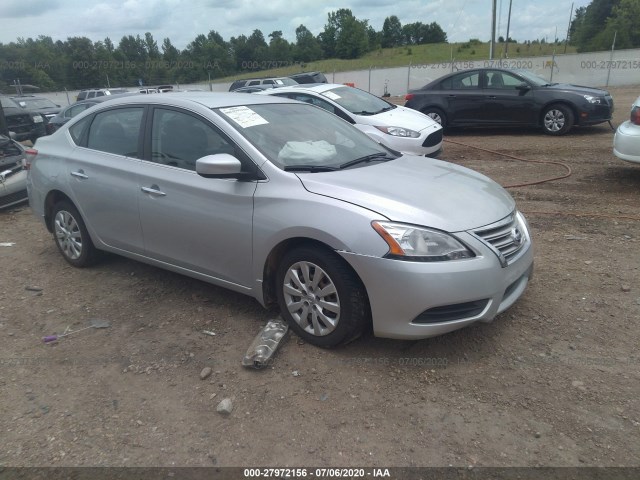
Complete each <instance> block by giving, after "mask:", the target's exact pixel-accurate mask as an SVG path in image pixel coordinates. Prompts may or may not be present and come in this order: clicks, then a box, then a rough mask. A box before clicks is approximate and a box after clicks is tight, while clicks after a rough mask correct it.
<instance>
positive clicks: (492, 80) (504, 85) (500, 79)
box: [487, 71, 522, 90]
mask: <svg viewBox="0 0 640 480" xmlns="http://www.w3.org/2000/svg"><path fill="white" fill-rule="evenodd" d="M521 84H522V80H521V79H519V78H518V77H516V76H515V75H511V74H510V73H507V72H500V71H488V72H487V88H499V89H503V90H514V89H515V88H516V87H518V86H519V85H521Z"/></svg>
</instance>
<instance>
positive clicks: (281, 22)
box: [0, 0, 590, 49]
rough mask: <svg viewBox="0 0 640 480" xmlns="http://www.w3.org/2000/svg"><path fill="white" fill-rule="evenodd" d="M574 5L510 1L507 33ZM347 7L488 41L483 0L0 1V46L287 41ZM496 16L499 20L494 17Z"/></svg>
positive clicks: (562, 20)
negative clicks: (214, 36) (257, 33)
mask: <svg viewBox="0 0 640 480" xmlns="http://www.w3.org/2000/svg"><path fill="white" fill-rule="evenodd" d="M572 3H574V12H575V9H576V8H578V7H580V6H586V5H588V4H589V3H590V0H574V1H573V2H572V0H537V1H536V2H530V1H529V0H513V7H512V15H511V28H510V36H511V37H512V38H514V39H516V40H518V41H522V40H534V39H536V38H547V40H549V41H552V40H553V39H554V37H555V35H556V32H557V36H558V37H559V38H561V39H564V37H565V36H566V31H567V26H568V22H569V13H570V11H571V4H572ZM497 4H498V14H497V20H496V21H497V22H498V23H499V28H498V33H497V34H496V38H497V37H498V36H500V35H503V36H505V34H506V30H507V16H508V10H509V0H498V2H497ZM339 8H350V9H351V11H352V12H353V14H354V15H355V16H356V17H357V18H358V19H360V20H365V19H367V20H369V24H370V25H371V26H373V28H375V29H376V30H381V29H382V24H383V22H384V19H385V18H386V17H388V16H390V15H396V16H398V18H399V19H400V22H401V23H402V24H403V25H404V24H406V23H412V22H416V21H420V22H422V23H431V22H434V21H435V22H438V24H439V25H440V26H441V27H442V29H443V30H444V31H445V32H446V33H447V36H448V39H449V41H450V42H457V41H466V40H468V39H470V38H479V39H480V40H482V41H489V39H490V35H491V34H490V31H491V0H422V1H420V0H396V1H386V0H343V2H341V3H335V4H333V3H324V4H323V3H321V2H319V1H317V0H261V1H249V0H102V1H97V2H87V1H85V0H0V25H1V28H0V43H5V44H6V43H9V42H14V41H16V40H17V39H18V37H24V38H28V37H32V38H37V37H38V36H39V35H46V36H50V37H52V38H53V40H54V41H56V40H65V39H66V38H67V37H76V36H84V37H88V38H90V39H91V40H92V41H98V40H104V39H105V38H106V37H109V38H110V39H111V40H112V41H113V42H114V43H115V44H116V45H117V44H118V43H119V41H120V39H121V38H122V37H123V36H125V35H138V34H139V35H140V36H141V37H144V33H145V32H151V34H152V35H153V37H154V39H155V40H156V42H157V43H158V46H161V44H162V40H163V39H164V38H166V37H169V38H170V39H171V42H172V43H173V45H174V46H175V47H177V48H179V49H184V48H185V47H186V46H187V44H188V43H189V42H190V41H192V40H193V39H194V38H195V37H196V35H198V34H201V33H203V34H207V33H208V32H209V31H210V30H216V31H217V32H218V33H220V35H222V37H223V38H224V39H225V40H229V39H230V38H231V37H237V36H239V35H242V34H245V35H247V36H248V35H249V34H251V32H252V31H253V30H254V29H256V28H258V29H260V30H261V31H262V33H263V34H264V36H265V39H266V40H267V42H268V41H269V38H268V35H269V33H271V32H272V31H274V30H281V31H282V33H283V36H284V37H285V38H286V39H287V40H289V41H295V29H296V27H298V26H299V25H300V24H303V25H305V26H306V27H307V28H308V29H309V30H311V32H312V33H314V34H315V35H317V34H318V33H320V32H321V31H322V30H323V29H324V25H325V23H326V22H327V13H329V12H331V11H335V10H338V9H339ZM498 20H499V21H498Z"/></svg>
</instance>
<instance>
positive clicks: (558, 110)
mask: <svg viewBox="0 0 640 480" xmlns="http://www.w3.org/2000/svg"><path fill="white" fill-rule="evenodd" d="M572 126H573V113H572V112H571V110H569V109H568V108H567V107H565V106H563V105H552V106H551V107H549V108H548V109H547V110H546V111H545V112H544V115H543V117H542V127H543V129H544V131H545V133H548V134H549V135H563V134H565V133H567V132H568V131H569V130H570V129H571V127H572Z"/></svg>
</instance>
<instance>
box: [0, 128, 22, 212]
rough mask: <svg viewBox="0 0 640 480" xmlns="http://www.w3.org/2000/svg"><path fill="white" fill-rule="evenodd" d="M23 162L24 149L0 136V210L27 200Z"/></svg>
mask: <svg viewBox="0 0 640 480" xmlns="http://www.w3.org/2000/svg"><path fill="white" fill-rule="evenodd" d="M25 162H26V153H25V148H24V147H23V146H22V145H21V144H19V143H18V142H16V141H15V140H11V139H10V138H9V137H5V136H4V135H0V210H2V209H5V208H8V207H12V206H14V205H18V204H20V203H26V201H27V200H28V197H27V171H26V170H25V169H24V167H25Z"/></svg>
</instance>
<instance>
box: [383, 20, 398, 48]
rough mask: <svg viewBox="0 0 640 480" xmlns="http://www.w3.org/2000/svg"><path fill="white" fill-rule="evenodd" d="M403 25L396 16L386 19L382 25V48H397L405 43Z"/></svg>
mask: <svg viewBox="0 0 640 480" xmlns="http://www.w3.org/2000/svg"><path fill="white" fill-rule="evenodd" d="M402 40H403V35H402V24H401V23H400V20H399V19H398V17H396V16H395V15H391V16H390V17H387V18H385V19H384V23H383V25H382V41H381V43H382V48H390V47H397V46H399V45H402V43H403V41H402Z"/></svg>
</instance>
